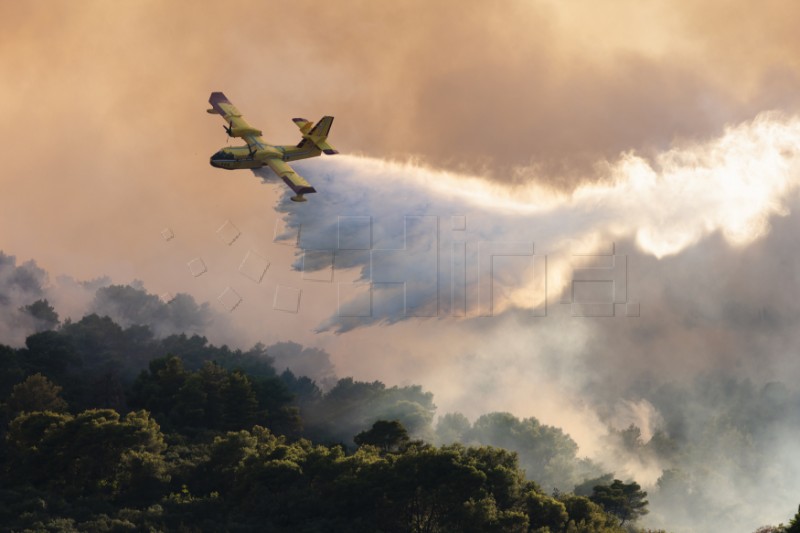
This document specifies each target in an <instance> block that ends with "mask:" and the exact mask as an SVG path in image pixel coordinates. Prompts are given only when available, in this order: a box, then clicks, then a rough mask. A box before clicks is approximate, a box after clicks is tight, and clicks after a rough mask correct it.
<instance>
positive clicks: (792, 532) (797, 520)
mask: <svg viewBox="0 0 800 533" xmlns="http://www.w3.org/2000/svg"><path fill="white" fill-rule="evenodd" d="M786 533H800V505H798V506H797V513H796V514H795V515H794V517H793V518H792V519H791V520H790V521H789V525H787V526H786Z"/></svg>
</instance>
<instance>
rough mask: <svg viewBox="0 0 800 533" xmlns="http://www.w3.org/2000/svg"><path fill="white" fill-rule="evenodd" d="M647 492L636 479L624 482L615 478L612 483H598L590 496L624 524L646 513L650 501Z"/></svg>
mask: <svg viewBox="0 0 800 533" xmlns="http://www.w3.org/2000/svg"><path fill="white" fill-rule="evenodd" d="M645 498H647V493H646V492H645V491H643V490H642V487H641V486H640V485H639V484H638V483H636V482H635V481H631V482H630V483H623V482H622V481H620V480H619V479H615V480H614V482H613V483H611V485H597V486H596V487H595V488H594V491H593V494H592V495H591V496H590V497H589V499H591V500H592V501H593V502H595V503H597V504H599V505H601V506H602V507H603V509H605V510H606V512H608V513H611V514H613V515H614V516H616V517H618V518H619V519H620V520H621V523H622V524H624V523H625V522H626V521H628V520H631V521H633V520H636V519H637V518H639V517H640V516H644V515H646V514H647V513H648V512H649V511H648V510H647V505H648V504H649V503H650V502H648V501H647V500H646V499H645Z"/></svg>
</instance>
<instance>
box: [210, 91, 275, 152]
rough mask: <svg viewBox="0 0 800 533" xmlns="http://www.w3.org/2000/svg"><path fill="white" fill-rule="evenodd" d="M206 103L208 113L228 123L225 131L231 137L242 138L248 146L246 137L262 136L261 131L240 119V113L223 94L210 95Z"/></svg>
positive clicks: (248, 141)
mask: <svg viewBox="0 0 800 533" xmlns="http://www.w3.org/2000/svg"><path fill="white" fill-rule="evenodd" d="M208 103H209V104H211V109H209V110H208V112H209V113H216V114H218V115H222V118H224V119H225V122H227V123H228V125H227V126H226V127H225V130H226V131H227V132H228V135H230V136H231V137H242V138H244V139H245V140H246V141H247V144H248V145H249V144H250V142H251V140H250V139H248V137H260V136H261V135H263V134H262V133H261V130H259V129H257V128H254V127H253V126H251V125H250V124H248V123H247V121H246V120H245V119H244V118H243V117H242V113H241V112H240V111H239V110H238V109H236V106H235V105H233V104H232V103H231V101H230V100H228V98H227V97H226V96H225V95H224V94H223V93H220V92H216V93H211V97H210V98H209V99H208Z"/></svg>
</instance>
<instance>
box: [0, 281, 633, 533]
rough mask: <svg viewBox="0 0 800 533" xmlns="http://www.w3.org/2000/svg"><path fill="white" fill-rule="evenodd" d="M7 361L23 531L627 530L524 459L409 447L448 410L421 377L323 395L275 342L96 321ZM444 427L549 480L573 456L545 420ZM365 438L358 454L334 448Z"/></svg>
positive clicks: (7, 461)
mask: <svg viewBox="0 0 800 533" xmlns="http://www.w3.org/2000/svg"><path fill="white" fill-rule="evenodd" d="M115 291H116V292H115ZM115 291H108V293H107V294H106V296H109V295H110V296H113V298H112V299H113V300H114V301H115V302H120V301H129V302H134V303H135V302H136V301H139V303H140V304H141V305H144V306H145V307H146V306H147V305H154V302H153V301H152V299H148V298H145V299H141V298H140V296H141V295H139V294H137V293H136V292H130V291H120V290H117V289H115ZM122 311H124V310H122ZM122 311H120V310H119V309H117V311H116V312H122ZM125 312H128V311H125ZM135 312H138V311H136V309H133V310H131V311H130V312H129V314H128V316H135ZM165 354H170V355H165ZM309 357H314V358H318V357H320V355H319V354H316V353H315V354H311V355H309ZM0 363H2V366H0V392H2V396H0V402H3V403H4V405H5V407H6V408H5V409H4V411H3V413H5V414H7V415H8V416H9V420H0V423H1V424H2V429H0V432H2V433H4V438H3V440H2V445H0V474H2V478H3V480H4V483H3V486H2V487H0V523H2V524H4V527H7V528H9V529H11V530H20V531H23V530H32V531H46V530H53V531H254V530H258V531H277V532H294V531H308V532H313V531H351V532H365V533H366V532H370V533H372V532H374V531H385V532H390V531H412V532H435V531H438V532H449V531H459V532H474V533H478V532H520V533H522V532H528V531H536V532H538V533H545V532H548V531H550V532H556V531H558V532H562V531H602V532H617V531H620V530H619V529H618V527H617V520H616V519H615V518H614V517H613V516H611V515H609V514H607V513H605V512H604V511H603V510H602V508H601V507H599V506H598V505H595V504H594V503H592V502H591V501H589V500H588V499H586V498H580V497H577V496H571V495H568V496H565V497H552V496H548V495H546V494H544V493H543V492H542V491H541V490H540V489H539V488H538V485H536V484H535V483H533V482H531V481H527V480H526V479H525V474H524V472H523V470H522V469H521V468H520V464H519V462H518V455H517V453H515V452H512V451H508V450H505V449H501V448H498V447H492V446H469V447H467V446H464V445H461V444H451V445H446V446H442V447H435V446H431V445H428V444H425V443H423V442H422V441H420V440H415V441H412V440H411V437H410V435H413V436H414V437H415V438H418V437H420V436H425V435H429V434H432V430H431V425H430V424H431V420H432V418H433V413H434V411H435V406H434V404H433V397H432V395H431V394H430V393H427V392H424V391H423V390H422V389H421V388H420V387H418V386H411V387H386V386H385V385H384V384H383V383H380V382H372V383H365V382H358V381H355V380H353V379H350V378H346V379H342V380H339V381H338V382H337V383H336V384H335V385H334V386H333V387H332V388H331V390H329V391H328V392H326V393H322V392H321V391H320V389H319V388H318V387H317V386H316V384H315V383H314V381H312V380H310V379H308V378H307V377H303V376H300V377H296V376H295V375H294V374H292V373H291V372H289V371H286V372H284V373H283V374H281V375H280V376H278V375H277V374H276V373H275V371H274V368H273V367H272V364H271V358H270V356H269V355H268V354H267V352H266V350H265V348H264V347H263V346H256V347H254V348H253V349H252V350H250V351H248V352H242V351H238V350H236V351H233V350H230V349H228V348H227V347H215V346H211V345H209V344H208V342H207V340H206V339H205V338H203V337H198V336H190V337H187V336H185V335H174V336H171V337H167V338H165V339H163V340H156V339H155V338H154V336H153V335H152V333H151V332H150V330H149V329H148V328H147V327H143V326H138V325H131V326H130V327H127V328H122V327H120V326H119V325H118V324H116V323H115V322H113V321H112V320H111V319H109V318H108V317H100V316H98V315H89V316H87V317H84V318H83V319H82V320H80V321H79V322H75V323H72V322H67V323H66V324H64V325H63V326H62V327H61V328H60V329H58V330H53V331H43V332H40V333H36V334H34V335H31V336H30V337H28V340H27V343H26V347H25V348H21V349H18V350H14V349H11V348H7V347H3V346H0ZM137 376H138V377H137ZM62 394H63V397H64V399H62V398H61V396H62ZM64 400H67V401H69V407H71V408H72V409H73V410H74V411H73V412H72V413H68V412H66V408H67V404H66V403H65V401H64ZM107 406H112V407H113V408H106V407H107ZM98 407H104V408H98ZM131 408H132V409H134V410H132V411H131V410H130V409H131ZM162 428H163V430H162ZM367 428H370V429H367ZM162 431H163V433H162ZM437 433H438V434H439V435H442V434H445V433H447V434H449V435H454V436H457V437H456V438H463V439H468V440H472V441H478V442H479V441H480V439H485V440H487V441H488V440H492V441H494V442H497V443H504V444H508V445H513V446H516V447H517V448H519V449H520V450H521V452H520V453H521V456H522V457H523V458H524V460H525V461H526V463H525V464H526V465H528V466H527V467H528V468H529V472H537V471H541V472H544V473H545V476H547V475H551V476H552V474H553V472H555V469H556V468H558V465H559V464H568V465H572V466H574V464H575V447H574V443H573V442H572V441H571V439H569V437H568V436H566V435H564V434H563V433H562V432H560V430H556V429H555V428H550V427H548V426H543V425H541V424H539V423H538V422H537V421H536V420H535V419H526V420H521V421H520V420H518V419H516V418H514V417H512V416H511V415H507V414H502V413H495V414H492V415H487V416H486V417H482V418H481V419H479V420H478V421H477V422H476V424H475V425H474V426H472V425H470V424H469V421H468V420H466V418H465V417H463V415H452V416H445V417H443V418H442V419H441V420H440V421H439V425H438V428H437ZM353 435H356V436H355V438H354V441H355V443H357V444H359V446H360V447H359V448H358V449H353V448H348V447H344V446H340V445H336V444H331V443H335V442H348V443H349V442H350V439H351V438H353ZM303 436H305V437H312V438H313V440H314V441H316V442H320V441H321V442H323V443H325V444H315V443H313V442H312V441H310V440H306V439H305V438H301V437H303ZM388 452H390V453H388ZM537 461H539V462H537ZM531 465H532V466H531ZM572 466H570V468H572ZM537 469H538V470H537ZM544 479H546V480H548V482H549V479H551V478H547V477H545V478H544ZM6 480H8V482H7V483H6V482H5V481H6Z"/></svg>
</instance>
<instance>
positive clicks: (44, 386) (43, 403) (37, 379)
mask: <svg viewBox="0 0 800 533" xmlns="http://www.w3.org/2000/svg"><path fill="white" fill-rule="evenodd" d="M60 394H61V387H59V386H58V385H56V384H54V383H53V382H52V381H50V380H49V379H47V378H46V377H44V376H43V375H41V374H34V375H32V376H28V377H27V378H26V379H25V381H23V382H22V383H17V384H16V385H14V388H13V389H11V396H9V398H8V410H9V411H10V413H11V415H12V417H13V416H16V415H18V414H19V413H21V412H23V411H27V412H32V411H53V412H56V413H60V412H64V411H66V410H67V402H65V401H64V399H63V398H61V396H60Z"/></svg>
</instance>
